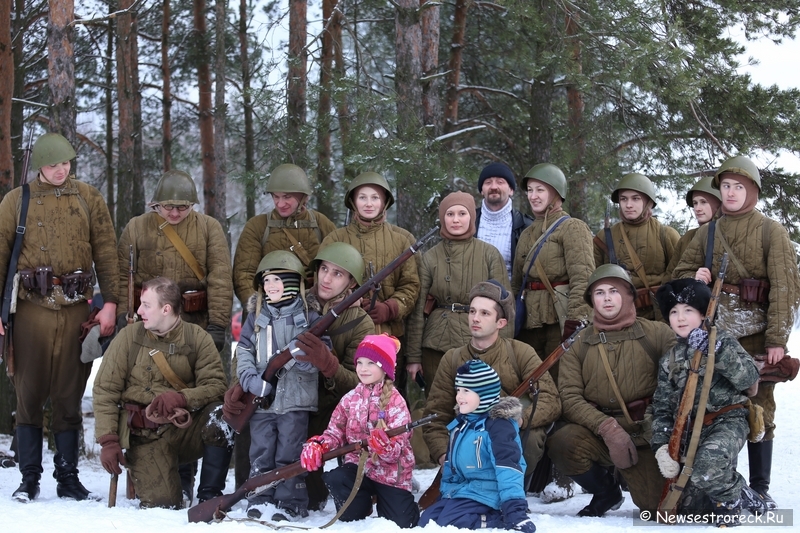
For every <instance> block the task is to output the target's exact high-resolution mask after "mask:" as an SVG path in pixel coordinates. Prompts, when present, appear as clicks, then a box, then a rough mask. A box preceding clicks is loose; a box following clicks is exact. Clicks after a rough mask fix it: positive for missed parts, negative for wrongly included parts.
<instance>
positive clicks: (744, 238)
mask: <svg viewBox="0 0 800 533" xmlns="http://www.w3.org/2000/svg"><path fill="white" fill-rule="evenodd" d="M711 185H712V187H714V188H715V189H718V190H719V191H720V196H721V199H722V206H721V207H720V212H721V215H720V217H719V219H717V220H715V221H712V222H711V223H709V224H706V225H704V226H702V227H700V228H699V229H698V230H697V233H696V234H695V237H694V239H692V242H691V243H689V246H688V247H687V248H686V251H685V252H684V253H683V256H682V257H681V260H680V262H679V263H678V266H677V267H676V268H675V271H674V273H673V275H674V276H675V277H676V278H687V277H693V278H695V279H698V280H701V281H704V282H706V283H711V282H713V281H714V278H715V276H716V274H717V273H718V272H719V267H720V262H721V260H722V255H723V254H724V253H725V252H726V251H727V252H728V259H729V261H730V264H729V266H728V270H727V273H726V274H725V283H724V284H723V285H722V294H720V298H719V304H718V307H717V326H718V327H719V328H721V329H726V330H727V331H728V332H730V333H731V334H733V335H734V336H735V337H736V338H737V339H738V340H739V343H740V344H741V345H742V346H743V347H744V349H745V350H747V352H748V353H749V354H750V355H752V356H754V357H755V356H759V355H760V356H763V355H764V354H766V356H765V358H766V360H767V361H768V362H769V363H770V364H775V363H777V362H778V361H780V360H781V359H783V358H784V357H785V356H786V343H787V341H788V339H789V333H790V332H791V330H792V326H793V325H794V322H795V318H796V317H797V310H798V306H800V274H798V269H797V259H796V257H797V256H796V253H795V250H794V246H793V245H792V242H791V241H790V240H789V234H788V232H787V231H786V228H784V227H783V225H781V224H779V223H777V222H775V221H773V220H772V219H770V218H769V217H767V216H765V215H763V214H762V213H760V212H759V211H758V210H757V209H756V208H755V207H756V204H757V203H758V197H759V193H760V191H761V174H760V172H759V170H758V167H757V166H756V164H755V163H754V162H753V161H752V160H751V159H750V158H748V157H745V156H741V155H740V156H735V157H731V158H728V159H726V160H725V161H724V162H723V163H722V165H720V167H719V168H718V169H717V171H716V172H715V174H714V179H713V181H712V183H711ZM708 250H712V253H711V254H707V251H708ZM774 388H775V385H774V383H768V382H762V383H760V385H759V388H758V394H757V395H756V396H754V397H753V398H752V399H751V400H752V402H753V403H754V404H756V405H760V406H761V407H762V408H763V409H764V426H765V429H766V434H765V435H764V438H763V439H762V440H761V441H760V442H748V443H747V451H748V456H749V459H750V461H749V464H750V487H752V488H753V489H754V490H755V491H756V492H758V493H759V494H760V495H761V497H762V498H764V500H765V501H766V503H767V504H768V505H769V506H770V508H773V509H774V508H775V507H776V504H775V502H774V500H773V499H772V497H771V496H770V494H769V492H768V491H769V485H770V478H771V468H772V450H773V442H774V441H773V439H774V437H775V398H774V396H773V393H774Z"/></svg>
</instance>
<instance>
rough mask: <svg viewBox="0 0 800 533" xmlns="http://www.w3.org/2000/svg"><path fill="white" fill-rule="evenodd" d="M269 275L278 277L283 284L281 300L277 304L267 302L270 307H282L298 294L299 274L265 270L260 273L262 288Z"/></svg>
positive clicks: (288, 271) (289, 271)
mask: <svg viewBox="0 0 800 533" xmlns="http://www.w3.org/2000/svg"><path fill="white" fill-rule="evenodd" d="M269 274H272V275H273V276H278V277H279V278H281V281H282V282H283V296H281V299H280V300H278V301H277V302H269V304H270V305H271V306H273V307H283V306H285V305H286V304H288V303H289V302H291V301H292V300H294V299H295V298H296V297H297V295H299V294H300V274H298V273H297V272H294V271H293V270H277V269H276V270H265V271H264V272H262V273H261V285H262V287H263V285H264V278H265V277H266V276H267V275H269Z"/></svg>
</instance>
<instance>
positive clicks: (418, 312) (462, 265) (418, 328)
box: [406, 237, 514, 363]
mask: <svg viewBox="0 0 800 533" xmlns="http://www.w3.org/2000/svg"><path fill="white" fill-rule="evenodd" d="M487 279H496V280H497V281H499V282H500V283H502V285H503V286H504V287H505V288H506V289H507V290H510V287H509V284H508V276H507V275H506V267H505V262H504V261H503V257H502V256H501V255H500V252H498V251H497V248H495V247H494V246H492V245H491V244H488V243H486V242H484V241H481V240H479V239H476V238H475V237H472V238H469V239H467V240H463V241H450V240H443V241H441V242H439V243H438V244H437V245H436V246H434V247H433V248H431V249H430V250H428V251H427V252H425V255H423V256H422V266H421V267H420V284H421V290H420V297H419V299H417V304H416V306H415V307H414V312H413V313H411V316H409V318H408V331H407V332H406V361H407V362H408V363H421V362H422V348H430V349H432V350H438V351H440V352H446V351H447V350H449V349H451V348H457V347H459V346H464V345H465V344H467V343H469V341H470V338H471V333H470V329H469V313H461V312H459V313H456V312H453V311H452V310H450V309H434V310H433V312H431V314H430V316H428V318H427V319H426V318H425V314H424V311H425V297H426V295H428V294H430V295H431V296H433V297H434V298H436V302H437V303H438V304H439V305H452V304H461V305H469V303H470V302H469V291H470V290H471V289H472V287H474V286H475V285H476V284H477V283H478V282H481V281H486V280H487ZM513 328H514V325H513V324H511V326H506V327H505V328H504V329H503V330H502V332H501V335H503V336H506V337H512V336H513V334H514V331H513Z"/></svg>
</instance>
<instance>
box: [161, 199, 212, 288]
mask: <svg viewBox="0 0 800 533" xmlns="http://www.w3.org/2000/svg"><path fill="white" fill-rule="evenodd" d="M156 221H158V229H160V230H161V231H163V232H164V235H166V236H167V239H169V242H171V243H172V246H174V247H175V249H176V250H178V253H179V254H181V257H183V260H184V261H186V264H187V265H189V268H191V269H192V272H194V275H195V276H197V279H199V280H200V281H203V278H205V277H206V273H205V272H204V271H203V268H202V267H201V266H200V263H198V262H197V259H195V257H194V255H192V252H191V251H190V250H189V248H187V247H186V244H185V243H184V242H183V239H181V237H180V235H178V233H177V232H176V231H175V228H173V227H172V224H170V223H169V222H167V221H166V220H164V219H163V218H162V217H161V215H158V214H157V215H156Z"/></svg>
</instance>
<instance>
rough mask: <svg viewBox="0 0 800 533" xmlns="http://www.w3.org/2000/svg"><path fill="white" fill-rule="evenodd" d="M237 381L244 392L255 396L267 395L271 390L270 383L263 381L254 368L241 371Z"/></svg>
mask: <svg viewBox="0 0 800 533" xmlns="http://www.w3.org/2000/svg"><path fill="white" fill-rule="evenodd" d="M239 383H241V384H242V388H243V389H244V390H245V392H249V393H250V394H255V395H256V396H259V397H263V396H267V395H268V394H269V393H270V392H272V384H271V383H268V382H266V381H264V379H263V378H262V377H261V376H259V375H258V374H257V373H256V372H255V371H254V370H253V371H250V372H242V374H241V375H240V376H239Z"/></svg>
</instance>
